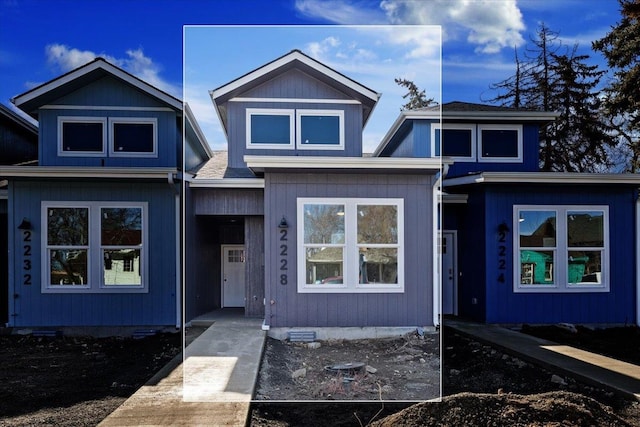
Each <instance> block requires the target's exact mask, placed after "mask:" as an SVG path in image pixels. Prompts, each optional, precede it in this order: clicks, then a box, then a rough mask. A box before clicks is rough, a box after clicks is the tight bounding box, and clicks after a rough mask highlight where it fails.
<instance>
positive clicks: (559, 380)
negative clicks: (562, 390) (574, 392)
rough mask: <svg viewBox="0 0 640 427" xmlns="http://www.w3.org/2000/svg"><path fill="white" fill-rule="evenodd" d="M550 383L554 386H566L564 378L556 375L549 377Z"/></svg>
mask: <svg viewBox="0 0 640 427" xmlns="http://www.w3.org/2000/svg"><path fill="white" fill-rule="evenodd" d="M551 382H552V383H554V384H560V385H567V382H566V381H565V380H564V378H562V377H560V376H558V375H556V374H553V375H551Z"/></svg>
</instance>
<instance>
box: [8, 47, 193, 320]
mask: <svg viewBox="0 0 640 427" xmlns="http://www.w3.org/2000/svg"><path fill="white" fill-rule="evenodd" d="M13 102H14V103H15V104H16V106H17V107H19V108H21V109H22V110H23V111H25V112H26V113H27V114H30V115H31V116H33V117H34V118H35V119H37V120H38V122H39V132H38V154H39V155H38V164H37V166H24V165H23V166H8V167H3V168H1V169H0V175H1V176H3V177H5V178H6V179H7V180H8V181H9V184H8V234H9V247H10V248H11V250H10V251H9V260H8V261H9V262H8V273H9V295H10V298H9V302H8V311H9V316H8V317H9V318H8V322H7V323H8V325H9V326H11V327H74V326H170V325H174V326H179V325H180V324H181V323H180V316H181V311H180V306H181V299H180V280H179V274H180V264H179V261H178V260H179V256H180V252H179V247H180V235H179V224H180V218H179V215H180V195H179V184H178V183H177V182H175V180H176V178H178V169H179V165H180V163H181V161H182V159H181V155H180V153H181V152H182V148H181V138H182V120H183V117H182V116H183V114H182V102H181V101H179V100H177V99H175V98H173V97H171V96H170V95H167V94H166V93H164V92H161V91H159V90H158V89H156V88H154V87H152V86H150V85H148V84H146V83H145V82H143V81H141V80H139V79H137V78H135V77H133V76H131V75H130V74H128V73H126V72H124V71H123V70H121V69H119V68H117V67H115V66H113V65H111V64H110V63H108V62H107V61H104V60H103V59H96V60H94V61H92V62H90V63H88V64H86V65H84V66H82V67H80V68H78V69H76V70H73V71H71V72H70V73H67V74H65V75H63V76H61V77H59V78H57V79H54V80H52V81H50V82H48V83H45V84H43V85H41V86H38V87H36V88H34V89H33V90H31V91H29V92H26V93H24V94H22V95H19V96H17V97H16V98H14V100H13Z"/></svg>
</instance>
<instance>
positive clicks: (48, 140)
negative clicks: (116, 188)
mask: <svg viewBox="0 0 640 427" xmlns="http://www.w3.org/2000/svg"><path fill="white" fill-rule="evenodd" d="M55 105H60V106H67V105H68V106H73V107H74V108H73V109H65V108H59V109H56V108H55V107H49V108H46V109H40V111H39V142H38V144H39V152H40V155H39V156H40V165H41V166H96V167H103V166H104V167H176V166H177V164H178V153H177V151H178V150H176V144H177V146H178V147H179V146H180V139H181V138H180V136H181V134H182V130H181V129H180V128H179V125H178V120H177V113H176V111H173V110H171V109H170V108H169V107H168V106H167V105H166V104H163V103H161V102H159V101H158V100H157V99H155V98H153V97H151V96H149V95H147V94H145V93H143V92H141V91H139V90H136V89H134V88H132V87H131V86H129V85H128V84H126V83H123V82H121V81H119V80H118V79H115V78H113V77H104V78H102V79H100V80H97V81H95V82H92V83H91V84H88V85H86V86H83V87H81V88H80V89H78V90H76V91H74V92H72V93H70V94H68V95H66V96H64V97H62V98H59V99H57V100H56V101H55ZM82 107H86V108H82ZM100 107H109V109H102V110H101V109H99V108H100ZM118 107H121V108H122V110H118ZM78 108H79V109H78ZM131 108H135V110H131ZM145 108H148V109H149V110H146V111H145ZM58 116H81V117H106V118H109V117H140V118H146V117H154V118H157V129H156V134H157V157H153V158H140V157H131V158H127V157H110V156H109V154H108V151H109V150H108V135H109V132H110V129H109V125H108V123H107V141H104V144H105V147H107V149H106V150H107V153H106V154H105V156H103V157H82V156H78V157H75V156H74V157H67V156H65V157H62V156H58Z"/></svg>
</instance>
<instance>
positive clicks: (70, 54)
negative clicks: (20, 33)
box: [45, 43, 182, 98]
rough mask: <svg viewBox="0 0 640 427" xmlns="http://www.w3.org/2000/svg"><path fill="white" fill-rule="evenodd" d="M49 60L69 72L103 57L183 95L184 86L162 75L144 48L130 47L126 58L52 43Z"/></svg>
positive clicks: (48, 46) (176, 94)
mask: <svg viewBox="0 0 640 427" xmlns="http://www.w3.org/2000/svg"><path fill="white" fill-rule="evenodd" d="M45 54H46V56H47V62H48V63H49V64H50V65H51V66H52V67H54V68H55V69H57V70H59V71H62V72H67V71H70V70H73V69H75V68H78V67H80V66H82V65H84V64H86V63H87V62H90V61H93V60H94V59H95V58H97V57H101V58H104V59H106V60H107V61H109V62H110V63H112V64H113V65H115V66H117V67H120V68H122V69H124V70H125V71H127V72H129V73H131V74H133V75H134V76H136V77H138V78H139V79H142V80H144V81H145V82H147V83H149V84H150V85H152V86H155V87H157V88H158V89H160V90H163V91H165V92H167V93H170V94H171V95H173V96H176V97H178V98H181V97H182V87H181V86H180V85H173V84H171V83H169V82H167V81H165V80H164V79H163V78H162V77H160V71H161V67H160V66H159V65H158V64H156V63H154V62H153V60H152V59H151V58H150V57H148V56H146V55H145V54H144V51H143V50H142V48H138V49H129V50H127V51H126V55H127V56H126V57H125V58H116V57H114V56H111V55H107V54H105V53H95V52H92V51H90V50H79V49H76V48H71V47H69V46H66V45H63V44H57V43H54V44H50V45H47V46H46V47H45Z"/></svg>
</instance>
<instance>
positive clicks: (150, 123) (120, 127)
mask: <svg viewBox="0 0 640 427" xmlns="http://www.w3.org/2000/svg"><path fill="white" fill-rule="evenodd" d="M157 124H158V120H157V119H156V118H132V117H111V118H109V131H110V132H109V136H110V138H109V155H110V156H114V157H118V156H123V157H155V156H157V153H158V138H157V131H156V128H157Z"/></svg>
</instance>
